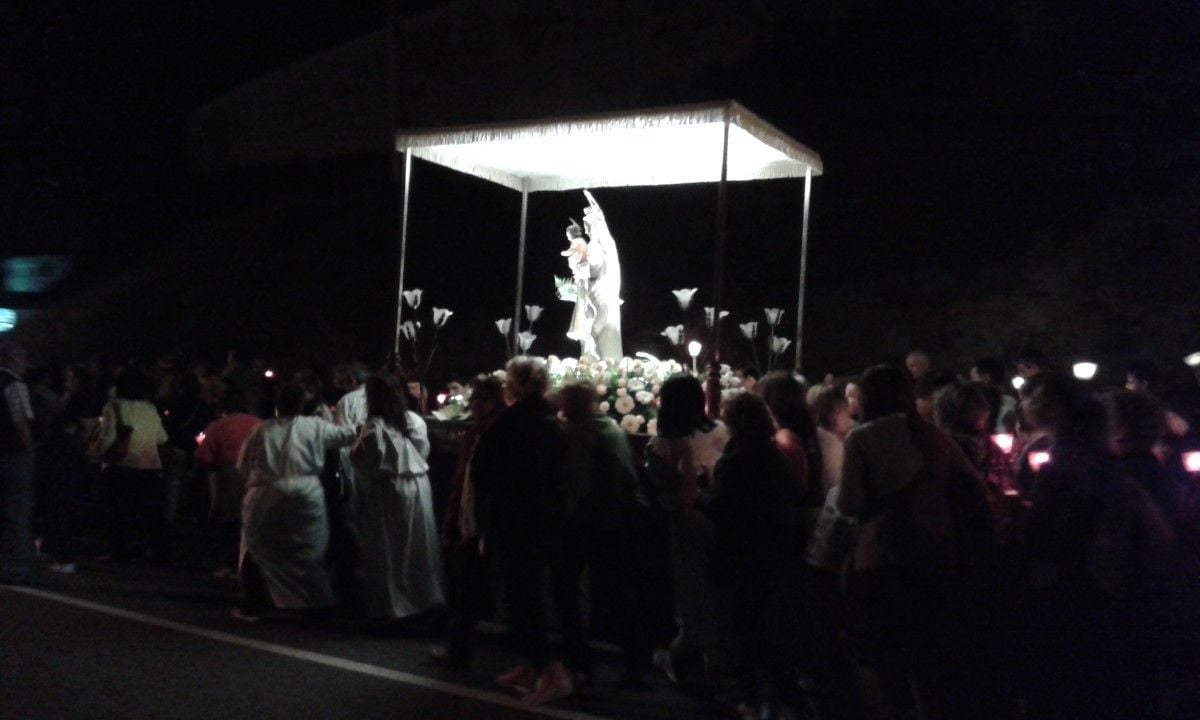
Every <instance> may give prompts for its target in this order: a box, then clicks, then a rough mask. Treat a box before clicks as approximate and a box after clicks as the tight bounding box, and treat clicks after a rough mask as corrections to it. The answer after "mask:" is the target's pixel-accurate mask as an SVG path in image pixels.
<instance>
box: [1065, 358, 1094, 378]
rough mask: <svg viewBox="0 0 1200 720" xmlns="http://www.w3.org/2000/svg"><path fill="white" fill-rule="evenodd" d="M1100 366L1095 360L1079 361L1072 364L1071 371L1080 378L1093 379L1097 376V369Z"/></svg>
mask: <svg viewBox="0 0 1200 720" xmlns="http://www.w3.org/2000/svg"><path fill="white" fill-rule="evenodd" d="M1098 369H1099V366H1098V365H1096V363H1094V362H1077V363H1075V364H1074V365H1073V366H1071V372H1073V373H1075V377H1077V378H1079V379H1080V380H1091V379H1092V378H1094V377H1096V370H1098Z"/></svg>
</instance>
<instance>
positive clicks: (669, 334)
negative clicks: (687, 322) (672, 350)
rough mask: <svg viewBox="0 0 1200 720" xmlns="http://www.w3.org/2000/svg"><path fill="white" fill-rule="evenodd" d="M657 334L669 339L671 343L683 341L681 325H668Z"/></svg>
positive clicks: (677, 343)
mask: <svg viewBox="0 0 1200 720" xmlns="http://www.w3.org/2000/svg"><path fill="white" fill-rule="evenodd" d="M659 335H662V336H663V337H665V338H666V339H668V340H670V341H671V344H672V345H679V344H680V343H682V342H683V326H682V325H668V326H667V327H666V329H665V330H663V331H662V332H661V333H659Z"/></svg>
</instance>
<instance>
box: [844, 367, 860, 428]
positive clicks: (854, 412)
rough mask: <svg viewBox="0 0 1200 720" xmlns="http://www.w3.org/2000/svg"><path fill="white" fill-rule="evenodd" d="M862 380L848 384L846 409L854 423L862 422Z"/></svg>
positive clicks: (855, 380) (851, 381)
mask: <svg viewBox="0 0 1200 720" xmlns="http://www.w3.org/2000/svg"><path fill="white" fill-rule="evenodd" d="M860 383H861V380H859V379H857V378H856V379H854V380H850V381H848V382H847V383H846V389H845V391H844V392H845V395H846V408H847V409H848V410H849V411H850V418H851V419H852V420H854V421H856V422H857V421H861V420H862V385H861V384H860Z"/></svg>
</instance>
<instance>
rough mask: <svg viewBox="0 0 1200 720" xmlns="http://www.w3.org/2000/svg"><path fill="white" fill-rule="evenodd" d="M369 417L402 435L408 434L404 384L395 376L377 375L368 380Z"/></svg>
mask: <svg viewBox="0 0 1200 720" xmlns="http://www.w3.org/2000/svg"><path fill="white" fill-rule="evenodd" d="M365 392H366V396H367V415H368V416H369V417H373V418H379V419H381V420H383V421H384V422H385V423H387V424H388V425H390V426H391V427H393V428H395V429H396V430H399V431H400V432H402V433H407V432H408V419H407V416H406V414H405V413H406V411H407V410H408V404H407V403H406V402H405V391H404V383H402V382H400V380H399V379H398V378H397V377H396V376H395V375H391V374H388V375H375V376H372V377H370V378H368V379H367V385H366V391H365Z"/></svg>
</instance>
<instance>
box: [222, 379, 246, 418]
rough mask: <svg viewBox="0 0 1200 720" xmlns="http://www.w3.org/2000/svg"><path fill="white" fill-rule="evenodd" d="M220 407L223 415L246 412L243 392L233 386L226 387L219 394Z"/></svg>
mask: <svg viewBox="0 0 1200 720" xmlns="http://www.w3.org/2000/svg"><path fill="white" fill-rule="evenodd" d="M220 408H221V412H222V414H225V415H234V414H236V413H244V412H246V410H247V403H246V395H245V393H243V392H242V391H241V390H239V389H238V388H237V387H234V386H230V387H226V388H225V392H224V393H222V394H221V402H220Z"/></svg>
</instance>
